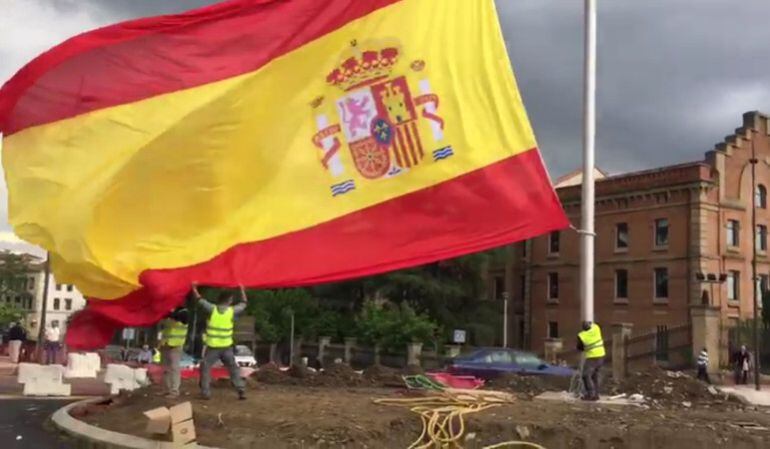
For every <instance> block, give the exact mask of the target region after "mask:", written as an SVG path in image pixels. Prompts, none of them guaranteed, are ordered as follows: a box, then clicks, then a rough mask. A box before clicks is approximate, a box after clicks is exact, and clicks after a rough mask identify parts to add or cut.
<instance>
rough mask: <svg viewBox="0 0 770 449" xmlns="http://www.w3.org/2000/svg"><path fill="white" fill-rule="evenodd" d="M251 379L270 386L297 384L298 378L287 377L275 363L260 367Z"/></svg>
mask: <svg viewBox="0 0 770 449" xmlns="http://www.w3.org/2000/svg"><path fill="white" fill-rule="evenodd" d="M251 377H252V378H254V379H255V380H256V381H257V382H260V383H264V384H268V385H291V384H295V383H296V378H293V377H290V376H288V375H286V373H284V372H283V371H281V370H280V369H279V368H278V365H276V364H274V363H268V364H266V365H262V366H260V367H259V369H258V370H256V371H255V372H254V374H252V375H251Z"/></svg>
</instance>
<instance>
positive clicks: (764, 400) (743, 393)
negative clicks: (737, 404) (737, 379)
mask: <svg viewBox="0 0 770 449" xmlns="http://www.w3.org/2000/svg"><path fill="white" fill-rule="evenodd" d="M719 389H720V390H722V391H724V392H725V393H731V394H734V395H736V396H739V397H741V398H743V399H745V400H746V401H748V402H749V403H751V404H754V405H761V406H765V407H770V388H768V387H767V386H763V387H762V389H761V390H760V391H757V390H755V389H754V387H753V386H749V385H735V386H732V387H719Z"/></svg>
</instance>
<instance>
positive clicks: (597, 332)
mask: <svg viewBox="0 0 770 449" xmlns="http://www.w3.org/2000/svg"><path fill="white" fill-rule="evenodd" d="M578 338H580V341H582V342H583V353H584V354H585V356H586V358H587V359H598V358H599V357H604V356H605V355H606V352H605V351H604V340H602V330H601V328H599V325H598V324H596V323H594V324H591V327H590V328H589V329H588V330H587V331H582V332H580V333H579V334H578Z"/></svg>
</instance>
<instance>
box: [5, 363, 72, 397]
mask: <svg viewBox="0 0 770 449" xmlns="http://www.w3.org/2000/svg"><path fill="white" fill-rule="evenodd" d="M22 365H23V366H22ZM63 377H64V367H63V366H61V365H38V364H35V363H23V364H21V365H19V376H18V381H19V383H22V384H24V395H25V396H69V395H70V394H71V393H72V387H71V386H70V385H66V384H64V383H63V382H62V381H63Z"/></svg>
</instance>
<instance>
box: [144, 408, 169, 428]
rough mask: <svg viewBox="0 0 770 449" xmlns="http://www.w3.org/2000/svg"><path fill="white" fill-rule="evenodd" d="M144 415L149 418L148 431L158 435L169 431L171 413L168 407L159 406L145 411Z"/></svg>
mask: <svg viewBox="0 0 770 449" xmlns="http://www.w3.org/2000/svg"><path fill="white" fill-rule="evenodd" d="M144 416H146V417H147V418H148V419H149V422H148V423H147V429H146V430H147V432H148V433H152V434H157V435H165V434H167V433H168V429H169V426H170V425H171V413H170V412H169V409H167V408H166V407H158V408H154V409H152V410H147V411H146V412H144Z"/></svg>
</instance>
